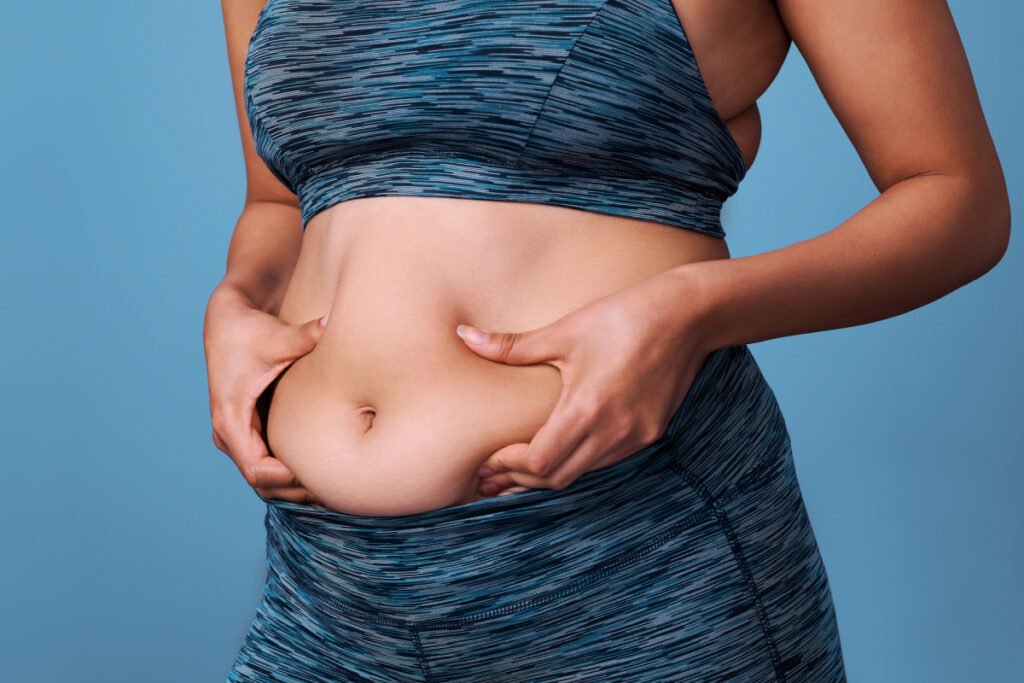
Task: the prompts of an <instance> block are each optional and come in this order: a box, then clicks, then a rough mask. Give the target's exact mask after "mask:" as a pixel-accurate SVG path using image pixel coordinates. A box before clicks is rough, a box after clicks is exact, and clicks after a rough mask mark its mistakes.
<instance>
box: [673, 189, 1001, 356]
mask: <svg viewBox="0 0 1024 683" xmlns="http://www.w3.org/2000/svg"><path fill="white" fill-rule="evenodd" d="M983 185H984V184H983V183H979V182H971V181H969V180H967V179H966V178H965V177H963V176H953V175H945V174H927V175H919V176H914V177H911V178H908V179H906V180H903V181H900V182H897V183H895V184H893V185H892V186H890V187H889V188H887V189H886V190H885V191H884V192H882V193H881V194H880V195H879V196H878V197H877V198H876V199H874V200H873V201H872V202H870V203H869V204H868V205H867V206H865V207H864V208H863V209H861V210H860V211H858V212H857V213H856V214H854V215H853V216H851V217H850V218H849V219H847V220H846V221H844V222H843V223H842V224H840V225H839V226H838V227H836V228H834V229H832V230H830V231H828V232H826V233H824V234H822V235H819V236H817V237H814V238H811V239H808V240H805V241H801V242H798V243H795V244H792V245H790V246H787V247H783V248H780V249H776V250H773V251H769V252H765V253H762V254H757V255H753V256H744V257H739V258H734V259H722V260H714V261H701V262H697V263H691V264H687V265H685V266H681V267H679V268H676V269H674V271H670V272H672V273H674V274H675V275H677V276H679V277H681V278H682V282H683V283H684V284H683V286H684V288H687V289H686V291H687V292H690V293H694V292H696V296H697V297H698V299H699V302H700V303H699V310H700V317H701V321H700V322H701V325H700V326H699V329H700V334H701V335H702V336H703V337H704V341H705V343H706V348H708V349H709V350H711V349H715V348H720V347H723V346H734V345H739V344H746V343H753V342H758V341H763V340H766V339H773V338H776V337H783V336H788V335H794V334H803V333H807V332H816V331H821V330H828V329H835V328H841V327H849V326H853V325H859V324H864V323H869V322H874V321H877V320H881V319H884V318H889V317H892V316H895V315H898V314H901V313H904V312H906V311H909V310H912V309H914V308H918V307H920V306H923V305H925V304H927V303H929V302H931V301H934V300H936V299H938V298H940V297H942V296H944V295H946V294H948V293H949V292H951V291H953V290H955V289H957V288H959V287H961V286H963V285H965V284H967V283H968V282H970V281H972V280H974V279H976V278H978V277H980V276H981V275H983V274H984V273H985V272H987V271H988V270H990V269H991V268H992V267H994V266H995V264H996V263H998V261H999V260H1000V259H1001V258H1002V255H1003V253H1004V252H1005V250H1006V245H1007V241H1008V235H1009V230H1010V215H1009V203H1008V200H1007V198H1006V195H1005V190H1002V191H1000V188H1005V185H1002V184H999V185H998V186H997V187H996V188H995V189H993V187H992V185H991V184H989V185H988V186H987V187H983Z"/></svg>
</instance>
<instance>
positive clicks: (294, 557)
mask: <svg viewBox="0 0 1024 683" xmlns="http://www.w3.org/2000/svg"><path fill="white" fill-rule="evenodd" d="M265 500H266V499H265ZM266 503H267V510H266V516H265V522H264V523H265V527H266V531H267V544H266V569H267V575H266V582H265V588H264V591H263V596H262V601H261V602H260V604H259V606H258V608H257V610H256V616H255V618H254V620H253V621H252V625H251V627H250V628H249V630H248V632H247V633H246V634H245V636H244V641H243V643H242V646H241V650H240V652H239V653H238V655H237V658H236V660H235V662H234V664H233V667H232V668H231V670H230V672H229V674H228V678H227V680H228V682H229V683H240V682H242V681H249V682H261V683H262V682H269V681H279V682H289V683H297V682H299V681H303V682H316V683H324V682H330V681H382V682H386V681H402V682H415V681H423V682H434V681H437V682H440V681H474V682H478V681H495V682H500V683H515V682H518V681H643V682H646V681H651V682H653V681H659V682H660V681H721V680H728V681H813V682H815V683H823V682H829V681H841V682H844V683H845V681H846V674H845V669H844V665H843V654H842V648H841V645H840V640H839V633H838V627H837V622H836V615H835V610H834V607H833V602H832V596H831V591H830V588H829V583H828V577H827V575H826V572H825V567H824V564H823V562H822V558H821V555H820V553H819V549H818V545H817V542H816V540H815V536H814V532H813V530H812V528H811V524H810V521H809V519H808V516H807V511H806V509H805V507H804V502H803V498H802V495H801V492H800V485H799V482H798V480H797V475H796V471H795V469H794V462H793V455H792V450H791V443H790V437H789V433H788V431H787V428H786V424H785V421H784V419H783V416H782V414H781V412H780V410H779V406H778V403H777V402H776V399H775V396H774V393H773V392H772V390H771V388H770V387H769V386H768V384H767V383H766V381H765V379H764V377H763V376H762V374H761V372H760V369H759V367H758V365H757V363H756V362H755V360H754V358H753V356H752V355H751V352H750V350H749V349H748V347H747V346H746V345H740V346H732V347H724V348H720V349H717V350H715V351H713V352H712V353H711V354H710V355H709V356H708V357H707V359H706V360H705V362H704V363H703V365H702V366H701V368H700V370H699V371H698V374H697V376H696V378H695V379H694V382H693V384H692V385H691V387H690V389H689V391H688V393H687V395H686V397H685V398H684V400H683V401H682V404H681V405H680V407H679V408H678V410H677V411H676V413H675V414H674V415H673V417H672V419H671V420H670V422H669V424H668V426H667V428H666V431H665V432H664V433H663V434H662V436H661V437H660V438H659V439H658V440H657V441H655V442H653V443H651V444H649V445H648V446H646V447H644V448H642V449H641V450H639V451H636V452H635V453H633V454H632V455H630V456H629V457H627V458H625V459H623V460H620V461H618V462H616V463H614V464H612V465H608V466H605V467H603V468H601V469H597V470H592V471H590V472H587V473H585V474H584V475H582V476H581V477H579V478H577V479H576V480H575V481H574V482H573V483H571V484H570V485H569V486H566V487H564V488H562V489H530V490H527V491H522V492H517V493H511V494H509V495H506V496H497V497H491V498H485V499H481V500H475V501H472V502H470V503H463V504H459V505H454V506H450V507H445V508H439V509H435V510H430V511H427V512H422V513H416V514H412V515H402V516H390V517H374V516H362V515H351V514H345V513H341V512H337V511H333V510H325V509H322V508H318V507H315V506H312V505H306V504H301V503H293V502H290V501H279V500H266Z"/></svg>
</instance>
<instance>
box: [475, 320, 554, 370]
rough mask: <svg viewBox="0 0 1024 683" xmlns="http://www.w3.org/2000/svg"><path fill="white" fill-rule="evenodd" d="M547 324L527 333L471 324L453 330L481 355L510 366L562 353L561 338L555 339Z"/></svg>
mask: <svg viewBox="0 0 1024 683" xmlns="http://www.w3.org/2000/svg"><path fill="white" fill-rule="evenodd" d="M550 327H551V326H550V325H547V326H545V327H541V328H538V329H535V330H528V331H526V332H489V331H487V330H482V329H480V328H479V327H474V326H472V325H458V326H457V327H456V328H455V333H456V334H457V335H459V337H460V338H461V339H462V341H464V342H465V343H466V346H468V347H469V348H470V349H471V350H472V351H473V352H474V353H476V354H477V355H480V356H483V357H484V358H487V359H489V360H493V361H498V362H499V363H509V364H512V365H532V364H535V363H543V362H546V361H553V360H560V359H562V358H564V356H565V343H564V341H558V340H556V339H554V338H553V337H552V336H551V334H550V329H549V328H550Z"/></svg>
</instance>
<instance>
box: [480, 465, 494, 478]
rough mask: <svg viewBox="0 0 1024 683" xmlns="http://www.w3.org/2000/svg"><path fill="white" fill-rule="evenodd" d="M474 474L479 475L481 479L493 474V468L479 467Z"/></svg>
mask: <svg viewBox="0 0 1024 683" xmlns="http://www.w3.org/2000/svg"><path fill="white" fill-rule="evenodd" d="M476 473H477V474H479V475H480V476H481V477H489V476H491V475H492V474H494V468H493V467H481V468H480V469H478V470H477V471H476Z"/></svg>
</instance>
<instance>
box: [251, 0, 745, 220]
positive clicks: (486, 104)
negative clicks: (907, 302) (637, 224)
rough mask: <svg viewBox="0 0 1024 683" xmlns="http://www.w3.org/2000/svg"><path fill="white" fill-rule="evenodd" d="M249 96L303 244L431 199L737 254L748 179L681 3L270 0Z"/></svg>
mask: <svg viewBox="0 0 1024 683" xmlns="http://www.w3.org/2000/svg"><path fill="white" fill-rule="evenodd" d="M244 92H245V106H246V112H247V114H248V117H249V123H250V126H251V129H252V134H253V141H254V144H255V148H256V152H257V154H258V155H259V156H260V158H262V159H263V161H264V162H265V163H266V165H267V167H268V168H269V169H270V171H271V172H272V173H273V174H274V175H275V176H276V177H277V178H278V179H279V180H280V181H281V182H283V183H284V184H285V185H286V186H287V187H288V188H289V189H290V190H291V191H292V192H294V193H295V194H296V195H297V196H298V198H299V205H300V207H301V210H302V228H303V230H304V229H305V228H306V225H307V223H308V222H309V220H310V219H311V218H312V217H313V216H315V215H316V214H317V213H319V212H320V211H322V210H324V209H326V208H328V207H329V206H331V205H333V204H337V203H339V202H343V201H346V200H348V199H353V198H356V197H369V196H379V195H419V196H444V197H462V198H469V199H489V200H500V201H523V202H535V203H540V204H556V205H561V206H566V207H571V208H577V209H583V210H586V211H593V212H599V213H605V214H611V215H617V216H626V217H630V218H639V219H643V220H649V221H657V222H660V223H665V224H668V225H672V226H675V227H679V228H684V229H689V230H696V231H698V232H702V233H705V234H709V235H713V236H717V237H724V235H725V232H724V230H723V229H722V225H721V219H720V218H721V216H720V212H721V207H722V203H723V202H724V201H725V200H726V199H727V198H728V197H730V196H731V195H732V194H734V193H735V191H736V189H737V187H738V185H739V183H740V181H741V180H742V179H743V177H744V175H745V174H746V168H745V164H744V160H743V156H742V153H741V151H740V149H739V147H738V146H737V144H736V140H735V139H734V138H733V136H732V135H731V134H730V132H729V130H728V128H726V125H725V122H724V121H723V120H722V118H721V117H720V115H719V114H718V112H717V110H716V109H715V107H714V105H713V103H712V101H711V98H710V96H709V95H708V91H707V88H706V85H705V83H704V80H703V77H702V75H701V73H700V70H699V68H698V66H697V63H696V61H695V59H694V56H693V52H692V50H691V49H690V45H689V41H688V40H687V37H686V33H685V30H684V28H683V26H682V23H681V22H680V20H679V17H678V16H677V15H676V12H675V8H674V6H673V5H672V0H571V1H570V0H451V1H449V2H413V1H411V0H401V1H397V0H267V3H266V5H264V7H263V9H262V10H261V11H260V14H259V18H258V19H257V23H256V27H255V29H254V31H253V34H252V36H251V39H250V42H249V47H248V51H247V53H246V58H245V71H244Z"/></svg>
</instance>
